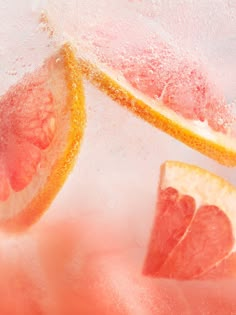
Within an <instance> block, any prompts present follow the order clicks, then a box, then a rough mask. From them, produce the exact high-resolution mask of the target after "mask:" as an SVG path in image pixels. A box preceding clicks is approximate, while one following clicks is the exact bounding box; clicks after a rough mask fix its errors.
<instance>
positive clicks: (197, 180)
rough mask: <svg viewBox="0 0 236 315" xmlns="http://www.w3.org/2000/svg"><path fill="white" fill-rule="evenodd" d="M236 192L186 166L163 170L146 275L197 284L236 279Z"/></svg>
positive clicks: (168, 166) (174, 165) (169, 164)
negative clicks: (230, 278) (191, 281)
mask: <svg viewBox="0 0 236 315" xmlns="http://www.w3.org/2000/svg"><path fill="white" fill-rule="evenodd" d="M235 205H236V188H235V187H233V186H232V185H230V184H229V183H227V182H226V181H225V180H223V179H222V178H220V177H217V176H216V175H213V174H211V173H209V172H207V171H205V170H203V169H200V168H198V167H196V166H193V165H188V164H185V163H181V162H174V161H168V162H166V163H165V164H163V166H162V168H161V177H160V185H159V193H158V203H157V212H156V217H155V222H154V226H153V230H152V234H151V239H150V244H149V249H148V254H147V257H146V260H145V264H144V273H145V274H147V275H152V276H159V277H166V278H174V279H194V278H198V279H199V278H205V279H207V278H221V277H232V276H235V275H236V255H235V231H236V211H235Z"/></svg>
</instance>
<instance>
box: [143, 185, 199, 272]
mask: <svg viewBox="0 0 236 315" xmlns="http://www.w3.org/2000/svg"><path fill="white" fill-rule="evenodd" d="M194 212H195V202H194V199H193V198H191V197H190V196H181V197H179V194H178V191H177V190H176V189H174V188H171V187H168V188H166V189H164V190H162V191H160V195H159V202H158V214H157V216H156V219H155V226H154V228H153V231H152V238H151V240H150V245H149V247H150V248H151V252H149V254H148V255H150V257H151V258H150V259H148V258H147V261H148V262H149V264H148V266H147V267H148V272H149V273H156V272H157V270H159V269H160V267H161V266H162V264H163V263H164V262H165V260H166V258H167V257H168V255H169V253H170V252H171V251H172V250H173V249H174V248H175V246H176V245H177V244H178V242H179V240H180V239H181V238H182V237H183V235H184V233H185V231H186V228H187V227H188V226H189V223H190V222H191V220H192V218H193V215H194ZM153 256H154V257H158V259H152V257H153ZM145 269H146V267H145Z"/></svg>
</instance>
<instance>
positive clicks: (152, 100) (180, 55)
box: [40, 3, 236, 166]
mask: <svg viewBox="0 0 236 315" xmlns="http://www.w3.org/2000/svg"><path fill="white" fill-rule="evenodd" d="M59 7H60V6H58V7H57V6H55V5H51V6H50V4H49V6H48V8H47V10H48V11H44V12H43V13H42V16H41V20H40V22H41V24H42V28H43V29H44V30H46V31H47V32H48V34H49V36H50V37H52V36H54V38H56V39H59V40H61V39H62V38H61V34H63V40H64V38H66V40H67V38H68V37H69V38H70V39H71V38H73V42H74V43H75V44H76V45H77V48H78V49H77V57H78V61H79V65H80V68H81V71H82V73H83V76H84V77H85V78H87V79H88V80H89V81H91V82H92V83H93V84H94V85H96V86H97V87H98V88H99V89H100V90H102V91H103V92H105V93H106V94H107V95H109V96H110V97H111V98H112V99H113V100H114V101H116V102H117V103H119V104H121V105H122V106H124V107H126V108H128V109H129V110H131V111H132V112H133V113H134V114H136V115H137V116H139V117H140V118H142V119H144V120H145V121H147V122H148V123H150V124H152V125H153V126H155V127H157V128H159V129H161V130H162V131H164V132H166V133H168V134H169V135H171V136H173V137H175V138H176V139H178V140H180V141H182V142H183V143H185V144H187V145H188V146H190V147H192V148H193V149H196V150H198V151H199V152H201V153H203V154H205V155H206V156H208V157H210V158H212V159H215V160H216V161H218V162H219V163H221V164H224V165H226V166H235V165H236V141H235V140H236V139H235V134H236V132H235V121H236V115H235V113H234V109H233V105H230V104H227V102H226V99H225V97H224V95H223V93H221V91H220V87H219V86H218V85H217V84H216V83H214V79H215V78H214V77H213V76H212V75H211V74H210V71H209V70H208V68H207V66H206V65H205V64H204V63H203V61H202V60H200V58H198V57H196V56H194V54H193V53H192V52H187V51H186V50H184V49H182V48H181V47H180V45H179V44H178V43H177V42H175V41H174V39H172V38H171V36H170V35H169V34H167V33H166V32H165V30H163V29H162V28H161V26H160V25H158V24H157V23H155V22H154V21H150V20H149V19H146V18H144V17H143V16H141V15H137V14H136V13H135V12H132V13H131V14H132V17H133V20H134V19H136V22H135V23H134V22H132V21H133V20H132V21H130V20H129V19H128V18H127V19H124V17H121V16H119V14H118V16H114V14H113V9H114V8H112V6H111V8H110V7H109V4H107V6H104V8H103V10H102V11H101V12H103V11H104V10H105V11H106V12H104V14H103V15H102V16H100V15H99V13H97V11H98V10H97V9H95V12H94V9H92V8H90V7H89V5H87V4H86V3H85V4H84V3H83V4H81V7H80V4H78V8H77V10H78V11H75V12H80V11H79V8H80V9H81V14H82V12H83V10H84V11H85V13H84V16H83V17H80V16H79V13H78V16H77V20H76V23H75V24H73V20H72V21H70V20H69V21H67V16H69V15H68V14H65V15H63V16H64V18H65V21H67V22H65V21H64V23H63V25H62V23H61V19H62V17H61V14H62V11H61V10H60V9H59ZM84 7H85V8H84ZM106 7H108V8H106ZM72 8H73V7H70V6H68V10H69V9H70V10H71V9H72ZM105 8H106V9H105ZM86 10H87V11H86ZM109 10H111V12H110V11H109ZM75 12H74V11H73V12H71V16H72V17H76V13H75ZM88 12H89V13H88ZM109 12H110V14H109ZM121 12H122V11H121ZM86 14H87V15H86ZM123 14H124V15H125V14H126V13H125V12H123ZM135 14H136V15H135ZM82 15H83V14H82ZM107 15H108V16H109V17H107ZM120 15H122V13H120ZM110 16H112V20H111V18H110ZM137 26H138V27H137Z"/></svg>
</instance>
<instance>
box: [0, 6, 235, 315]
mask: <svg viewBox="0 0 236 315" xmlns="http://www.w3.org/2000/svg"><path fill="white" fill-rule="evenodd" d="M46 2H47V3H46ZM0 3H1V4H0V8H1V10H0V17H1V20H0V21H1V22H0V23H1V26H2V27H1V30H0V38H1V47H0V56H1V61H2V66H1V68H0V74H1V77H2V78H3V79H2V85H1V86H0V93H3V92H5V90H6V89H7V88H8V87H9V86H10V85H11V84H13V83H14V82H16V81H17V80H18V79H19V78H20V77H21V76H22V75H23V74H25V73H26V72H28V71H30V70H32V69H34V68H37V67H38V65H39V64H41V63H42V62H43V59H44V58H45V57H47V56H48V55H49V54H50V53H51V52H52V51H54V49H55V46H54V43H53V44H52V43H51V42H50V40H48V38H47V34H44V33H42V32H41V30H40V27H39V25H38V18H39V16H40V13H41V9H44V10H45V11H48V12H49V13H50V16H52V23H56V22H57V21H60V25H58V24H57V26H58V28H59V31H58V34H57V36H58V42H60V41H64V40H68V39H72V41H73V42H75V44H76V45H79V40H80V39H81V40H84V36H85V35H86V36H89V34H90V32H91V30H92V31H94V30H95V29H96V27H97V25H99V23H107V30H108V31H109V30H110V29H109V28H110V27H114V32H116V34H118V35H120V37H119V36H118V37H117V39H116V40H112V39H111V41H108V42H107V43H106V44H107V46H106V48H107V50H106V53H107V54H108V55H109V54H111V55H112V54H113V49H114V48H115V50H116V51H122V49H124V46H122V45H121V43H124V42H126V46H125V47H129V40H130V39H131V38H132V40H133V39H135V41H136V42H138V41H139V40H141V41H143V40H148V39H149V37H151V34H153V33H155V32H157V31H158V33H159V34H161V36H162V37H163V38H165V39H166V40H167V41H168V42H171V43H173V44H174V45H176V49H177V50H179V51H180V54H182V53H183V51H185V49H186V50H187V51H188V52H189V53H190V54H193V55H195V54H196V51H197V52H198V53H199V55H200V57H201V58H202V60H203V61H204V62H206V63H207V65H209V68H210V70H209V71H212V75H213V74H214V77H215V79H216V80H217V84H220V86H221V87H222V89H223V91H224V94H225V95H226V96H227V99H228V100H229V101H231V100H233V99H235V96H236V95H235V91H236V89H235V87H236V85H235V84H236V83H235V73H236V72H235V58H234V54H235V50H234V48H235V43H236V41H235V39H234V34H235V32H234V27H235V25H236V24H235V14H234V13H235V6H234V2H233V1H232V2H230V1H217V2H216V3H213V1H209V2H206V1H203V0H202V1H187V0H186V1H179V2H178V3H177V2H174V1H151V0H150V1H148V0H146V1H138V0H137V1H135V0H134V1H128V0H120V1H115V0H114V1H105V0H100V1H98V2H96V3H95V2H94V1H93V0H87V1H82V0H81V1H80V0H73V1H70V2H69V1H54V0H49V1H42V2H40V1H26V0H24V1H23V0H22V1H18V2H16V1H9V2H8V3H6V2H5V1H0ZM6 7H7V9H6ZM6 10H7V11H6ZM6 12H7V13H8V14H6ZM196 12H197V13H196ZM108 13H109V14H110V15H109V14H108ZM206 16H207V17H209V19H207V20H206V21H205V20H204V18H205V17H206ZM134 17H135V18H134ZM139 21H140V24H138V22H139ZM204 21H205V22H204ZM110 23H112V24H110ZM122 23H126V30H127V33H121V34H119V31H120V30H121V28H120V27H119V25H121V24H122ZM135 23H137V29H138V30H139V32H138V33H137V32H135V29H136V24H135ZM114 25H115V26H114ZM122 25H123V24H122ZM140 25H142V27H141V26H140ZM196 29H198V30H199V31H198V32H196ZM135 34H136V35H135ZM220 34H221V35H220ZM100 35H101V34H100ZM134 35H135V36H136V38H133V36H134ZM145 36H147V38H146V39H145ZM180 43H181V44H180ZM89 44H91V42H89V41H88V45H89ZM103 44H104V42H103ZM112 45H113V46H112ZM179 46H181V49H180V48H179ZM103 48H104V47H103ZM183 48H184V49H183ZM97 49H98V50H99V52H104V51H101V50H100V48H99V47H98V48H97ZM198 53H197V56H198ZM109 56H110V55H109ZM112 57H113V56H112ZM115 57H117V56H115V55H114V59H115ZM226 57H227V58H226ZM136 61H137V62H139V60H136ZM84 86H85V93H86V108H87V126H86V130H85V136H84V139H83V143H82V148H81V152H80V154H79V157H78V160H77V164H76V166H75V169H74V170H73V172H72V173H71V175H70V177H69V179H68V180H67V182H66V184H65V185H64V187H63V189H62V190H61V192H60V193H59V195H58V196H57V197H56V199H55V201H54V202H53V204H52V205H51V207H50V209H49V210H48V212H47V213H46V214H45V215H44V216H43V217H42V219H41V220H40V221H39V222H38V223H37V224H35V225H34V226H33V227H32V228H31V229H30V230H29V231H28V232H26V233H25V234H23V235H19V236H17V237H16V236H9V235H5V234H1V235H0V253H1V260H0V261H1V263H0V296H1V298H0V314H3V315H8V314H9V315H18V314H19V315H20V314H24V315H36V314H37V315H39V314H40V315H49V314H50V315H54V314H55V315H65V314H69V315H74V314H81V315H111V314H112V315H134V314H135V315H153V314H155V315H167V314H170V315H172V314H173V315H175V314H181V315H182V314H183V315H190V314H193V315H195V314H196V315H197V314H209V315H222V314H224V315H232V314H236V302H235V293H234V292H235V289H236V284H235V281H233V280H232V281H231V280H227V281H226V280H222V281H216V282H207V281H205V282H203V281H199V282H197V281H190V282H176V281H174V280H173V281H167V280H164V279H151V278H150V279H149V278H147V277H144V276H142V274H141V270H142V265H143V262H144V257H145V255H146V250H147V244H148V240H149V236H150V230H151V227H152V224H153V219H154V215H155V206H156V199H157V187H158V178H159V169H160V165H161V164H162V163H163V162H164V161H165V160H168V159H175V160H180V161H185V162H189V163H191V164H196V165H199V166H202V167H203V168H206V169H208V170H210V171H212V172H214V173H216V174H218V175H220V176H223V177H224V178H226V179H228V180H229V181H230V182H231V183H233V184H235V185H236V177H235V174H234V170H232V169H228V168H226V167H223V166H220V165H219V164H218V163H216V162H214V161H212V160H210V159H208V158H206V157H204V156H203V155H201V154H200V153H198V152H196V151H193V150H192V149H190V148H188V147H186V146H185V145H183V144H181V143H180V142H178V141H176V140H174V139H173V138H171V137H170V136H168V135H166V134H164V133H162V132H161V131H159V130H157V129H155V128H154V127H152V126H150V125H149V124H148V123H146V122H144V121H142V120H140V119H139V118H137V117H135V116H134V115H133V114H132V113H130V112H128V111H127V110H126V109H124V108H122V107H121V106H119V105H118V104H117V103H116V102H114V101H112V100H111V99H110V98H109V97H108V96H106V95H104V94H103V93H102V92H101V91H99V90H98V89H96V88H95V87H93V86H92V85H91V84H90V83H88V82H87V81H84ZM199 128H200V127H199Z"/></svg>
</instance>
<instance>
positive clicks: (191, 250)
mask: <svg viewBox="0 0 236 315" xmlns="http://www.w3.org/2000/svg"><path fill="white" fill-rule="evenodd" d="M176 210H177V209H176ZM233 245H234V238H233V233H232V228H231V224H230V221H229V219H228V217H227V216H226V215H225V214H224V213H223V212H222V211H221V210H220V209H219V208H218V207H216V206H211V205H209V206H202V207H201V208H200V209H199V210H198V211H197V213H196V216H195V218H194V220H193V222H192V224H191V225H190V226H189V229H188V232H187V233H186V236H185V238H184V239H183V240H182V241H181V242H180V244H178V245H177V246H176V247H175V249H174V250H173V252H172V253H171V254H170V256H169V257H168V258H167V260H166V261H165V263H164V265H163V266H162V267H161V269H160V271H159V274H160V275H161V276H162V277H168V278H169V277H170V278H177V279H191V278H195V277H197V276H198V275H200V274H201V273H202V272H204V271H205V270H207V269H210V268H211V267H212V266H214V264H215V263H216V262H218V261H220V260H222V259H223V258H224V257H225V256H226V255H227V254H228V253H229V252H230V251H231V250H232V248H233Z"/></svg>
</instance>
